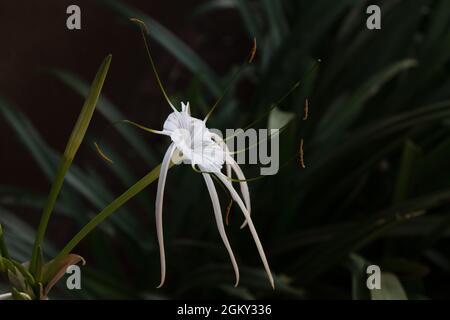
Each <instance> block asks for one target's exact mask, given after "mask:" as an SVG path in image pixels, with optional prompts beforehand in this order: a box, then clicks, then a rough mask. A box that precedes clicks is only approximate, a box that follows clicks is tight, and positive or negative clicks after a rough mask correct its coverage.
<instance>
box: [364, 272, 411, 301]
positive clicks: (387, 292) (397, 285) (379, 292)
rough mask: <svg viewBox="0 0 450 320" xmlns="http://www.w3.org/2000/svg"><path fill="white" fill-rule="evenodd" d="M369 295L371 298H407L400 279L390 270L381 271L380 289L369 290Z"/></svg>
mask: <svg viewBox="0 0 450 320" xmlns="http://www.w3.org/2000/svg"><path fill="white" fill-rule="evenodd" d="M370 295H371V298H372V300H408V297H407V296H406V293H405V290H404V289H403V286H402V284H401V282H400V280H399V279H398V278H397V276H396V275H395V274H393V273H390V272H381V289H373V290H370Z"/></svg>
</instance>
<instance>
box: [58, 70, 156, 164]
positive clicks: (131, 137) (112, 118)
mask: <svg viewBox="0 0 450 320" xmlns="http://www.w3.org/2000/svg"><path fill="white" fill-rule="evenodd" d="M50 74H52V75H54V76H55V77H56V78H57V79H59V80H60V81H61V82H63V83H64V84H66V85H67V86H68V87H70V88H72V89H73V90H74V91H76V92H77V93H78V94H79V95H81V96H83V97H87V95H88V93H89V84H88V83H87V82H85V81H83V80H82V79H80V78H79V77H77V76H76V75H74V74H72V73H70V72H67V71H63V70H56V69H52V70H50ZM97 109H98V111H99V112H100V114H102V115H103V116H104V117H105V118H106V119H107V120H108V121H109V122H110V123H114V122H116V121H119V120H123V119H126V118H127V117H125V115H124V114H123V113H122V112H120V109H119V108H118V107H117V106H116V105H114V104H113V103H112V102H111V101H110V100H109V99H108V98H107V97H105V95H103V94H102V95H100V96H99V98H98V102H97ZM116 129H117V131H118V132H119V133H120V134H121V135H122V137H123V138H124V139H125V140H126V141H127V142H128V143H129V144H130V145H131V146H133V147H134V150H135V151H136V153H138V154H139V155H140V156H141V157H142V158H143V159H144V160H145V161H147V162H148V164H149V165H151V166H153V165H156V164H157V159H156V157H155V155H154V154H153V153H152V152H151V151H150V148H148V145H147V144H146V143H145V141H144V140H143V139H142V138H141V136H140V135H138V134H137V133H136V130H134V129H133V128H130V127H129V126H126V125H122V126H116ZM102 148H103V146H102Z"/></svg>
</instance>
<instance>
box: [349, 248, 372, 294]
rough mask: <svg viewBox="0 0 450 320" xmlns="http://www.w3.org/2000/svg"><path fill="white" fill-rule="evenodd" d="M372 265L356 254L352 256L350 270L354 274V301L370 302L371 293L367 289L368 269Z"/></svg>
mask: <svg viewBox="0 0 450 320" xmlns="http://www.w3.org/2000/svg"><path fill="white" fill-rule="evenodd" d="M369 265H370V263H369V262H368V261H367V260H366V259H364V258H363V257H361V256H360V255H357V254H355V253H351V254H350V270H351V272H352V298H353V300H369V299H370V293H369V289H368V288H367V284H366V280H367V273H366V270H367V267H368V266H369Z"/></svg>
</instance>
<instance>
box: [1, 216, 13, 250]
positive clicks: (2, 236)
mask: <svg viewBox="0 0 450 320" xmlns="http://www.w3.org/2000/svg"><path fill="white" fill-rule="evenodd" d="M0 256H1V257H5V258H6V259H10V258H11V257H10V255H9V252H8V248H7V247H6V243H5V237H4V233H3V227H2V225H1V223H0Z"/></svg>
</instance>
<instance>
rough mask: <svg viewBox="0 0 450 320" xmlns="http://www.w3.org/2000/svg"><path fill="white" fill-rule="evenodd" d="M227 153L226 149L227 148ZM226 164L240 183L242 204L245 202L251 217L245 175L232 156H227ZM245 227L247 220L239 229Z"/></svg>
mask: <svg viewBox="0 0 450 320" xmlns="http://www.w3.org/2000/svg"><path fill="white" fill-rule="evenodd" d="M227 151H228V148H227ZM226 162H227V163H228V164H230V165H231V167H232V168H233V171H234V172H235V173H236V175H237V177H238V179H239V180H241V181H239V185H240V187H241V192H242V196H243V197H244V202H245V206H246V207H247V211H248V214H249V215H251V212H252V208H251V202H250V192H249V190H248V184H247V181H244V180H246V179H245V175H244V173H243V172H242V169H241V167H239V165H238V164H237V163H236V161H235V160H234V159H233V157H232V156H230V155H228V154H227V161H226ZM246 225H247V220H245V221H244V223H243V224H242V225H241V229H243V228H245V226H246Z"/></svg>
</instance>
